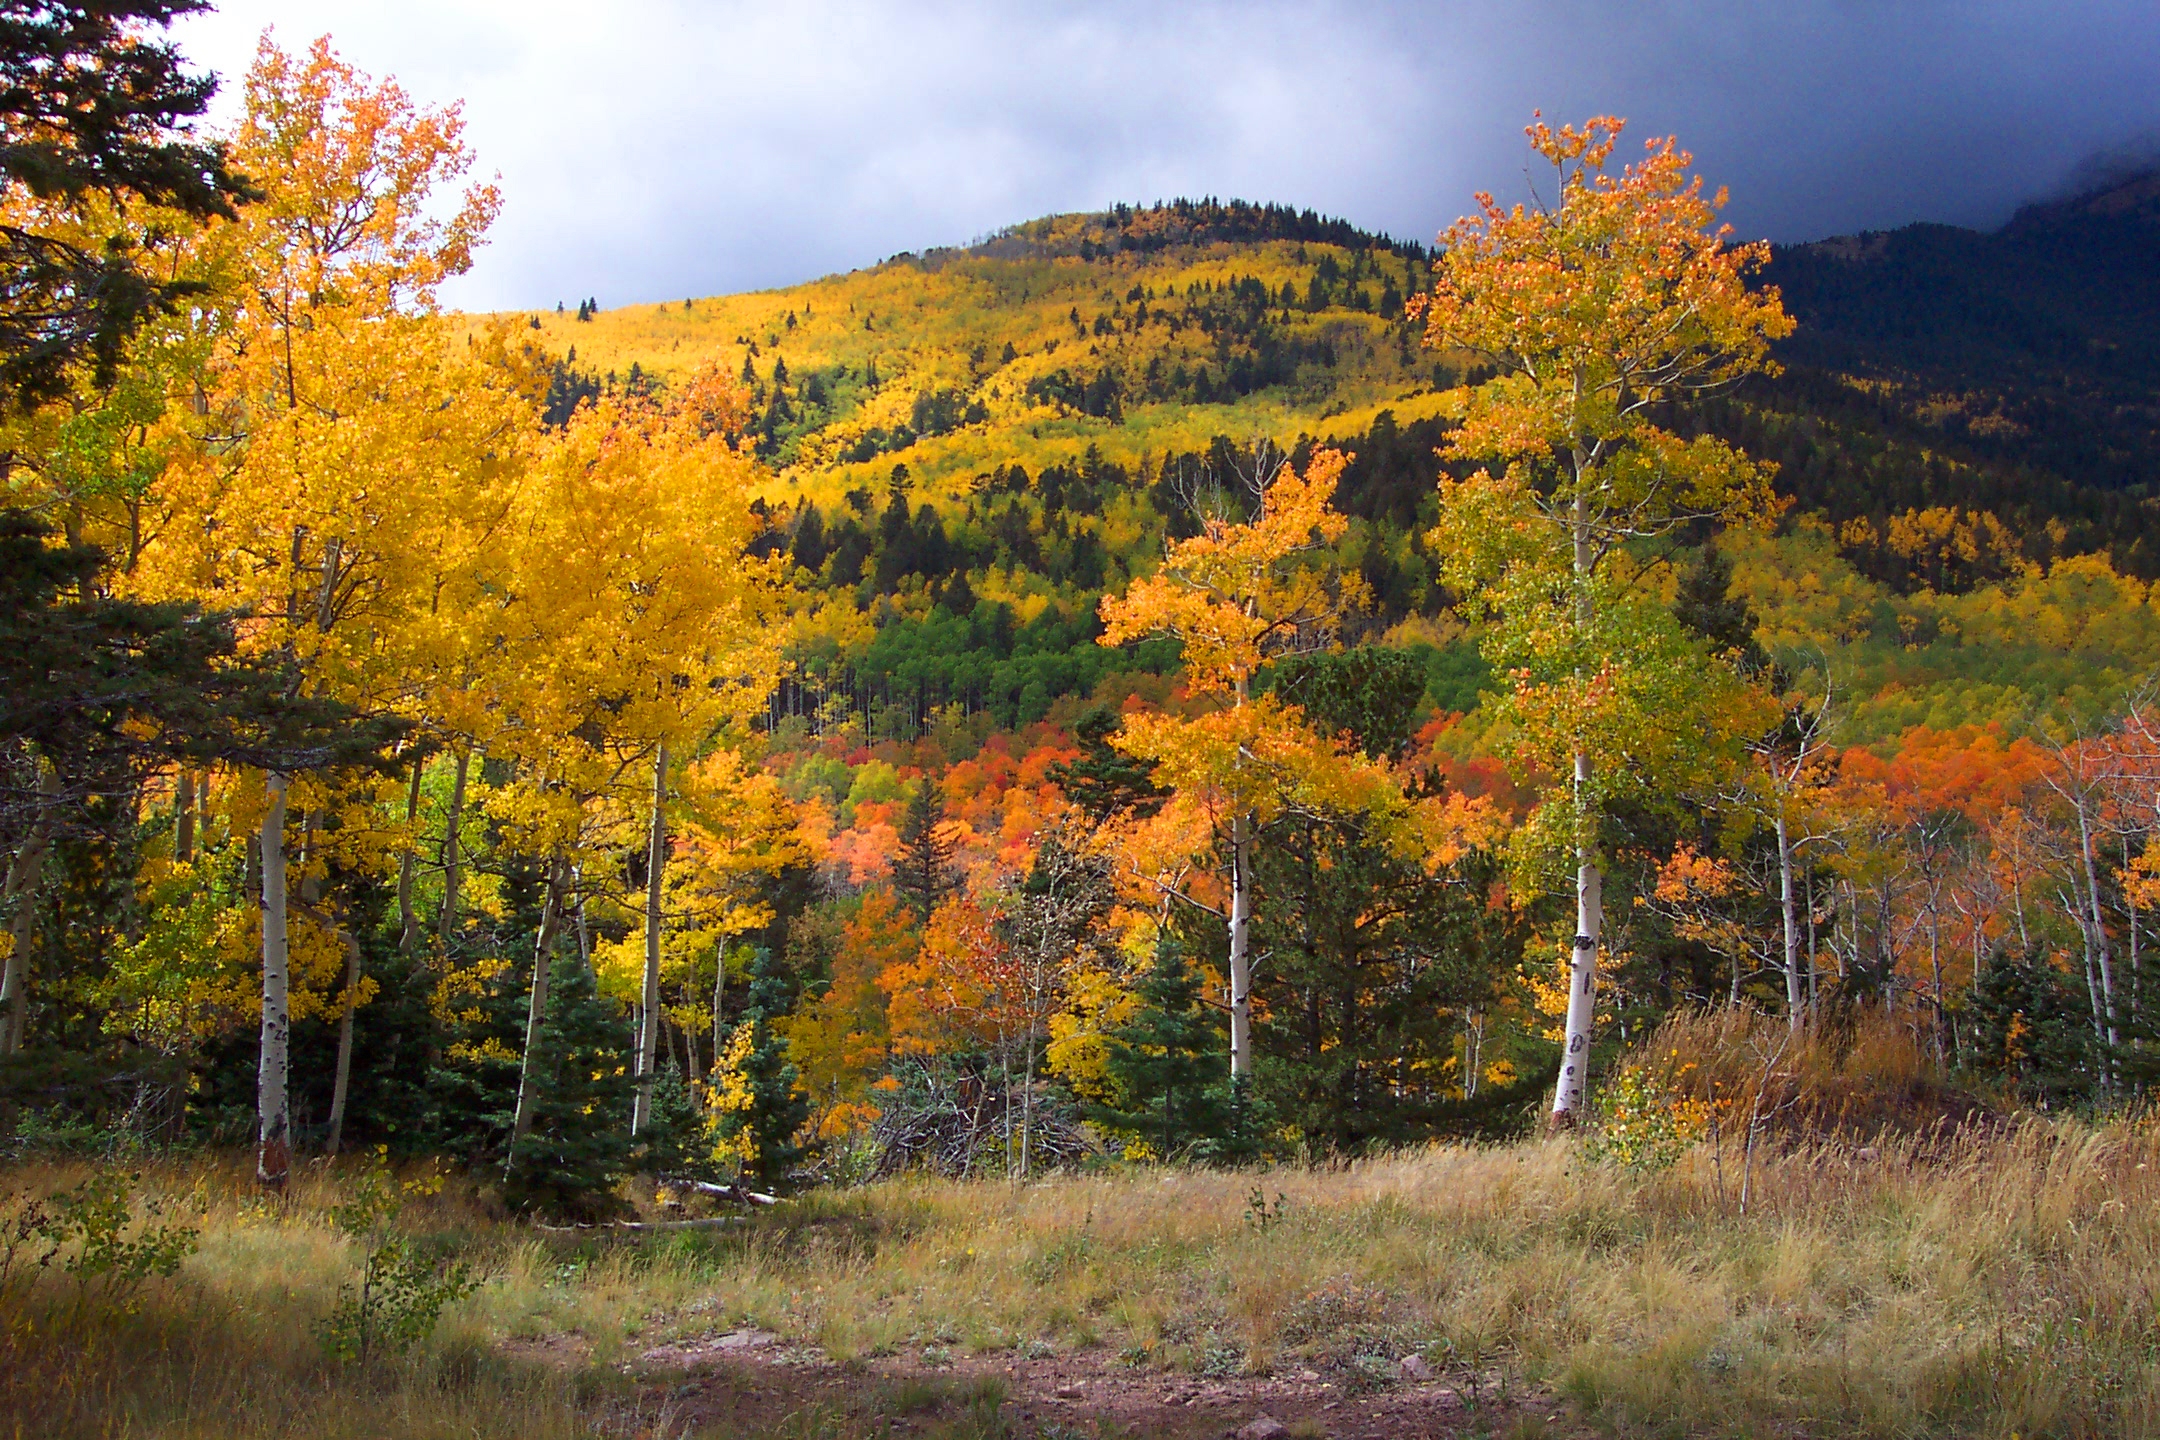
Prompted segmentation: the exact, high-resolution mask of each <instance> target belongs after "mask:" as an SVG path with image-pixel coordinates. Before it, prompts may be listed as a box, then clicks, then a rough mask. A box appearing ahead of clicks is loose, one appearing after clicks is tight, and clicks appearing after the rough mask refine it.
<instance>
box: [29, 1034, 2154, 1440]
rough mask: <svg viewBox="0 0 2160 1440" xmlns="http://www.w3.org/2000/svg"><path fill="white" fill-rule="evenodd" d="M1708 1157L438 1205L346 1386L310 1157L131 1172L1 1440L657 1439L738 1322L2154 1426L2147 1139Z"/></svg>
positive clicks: (1524, 1147)
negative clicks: (567, 1207) (440, 1312)
mask: <svg viewBox="0 0 2160 1440" xmlns="http://www.w3.org/2000/svg"><path fill="white" fill-rule="evenodd" d="M1706 1023H1707V1022H1706ZM1663 1038H1664V1039H1665V1040H1666V1041H1668V1042H1669V1041H1670V1040H1671V1039H1672V1038H1673V1036H1671V1035H1668V1036H1665V1037H1663ZM1698 1038H1701V1037H1698ZM1823 1043H1824V1044H1825V1045H1826V1046H1829V1043H1830V1042H1827V1041H1826V1042H1823ZM1870 1043H1873V1042H1870ZM1742 1048H1743V1049H1744V1048H1745V1047H1742ZM1869 1053H1870V1052H1869V1051H1868V1050H1867V1049H1866V1047H1865V1046H1860V1047H1855V1046H1854V1045H1853V1044H1851V1043H1850V1042H1846V1043H1844V1044H1843V1046H1842V1048H1841V1049H1840V1048H1835V1047H1832V1048H1826V1049H1825V1050H1824V1051H1823V1053H1822V1058H1821V1059H1820V1062H1819V1065H1818V1069H1817V1071H1816V1072H1815V1073H1816V1077H1817V1079H1818V1081H1819V1080H1821V1079H1822V1078H1823V1077H1824V1076H1829V1077H1833V1078H1834V1077H1835V1076H1838V1075H1844V1076H1846V1077H1847V1078H1848V1079H1850V1078H1851V1077H1853V1076H1855V1075H1858V1074H1860V1073H1862V1072H1863V1071H1865V1070H1866V1068H1867V1067H1868V1066H1876V1067H1877V1068H1879V1069H1880V1068H1885V1067H1887V1069H1888V1070H1889V1071H1891V1072H1895V1071H1896V1070H1897V1067H1898V1066H1899V1065H1902V1063H1903V1062H1902V1061H1895V1059H1894V1057H1891V1058H1885V1057H1884V1056H1881V1055H1877V1056H1875V1057H1874V1058H1872V1059H1870V1058H1869ZM1856 1067H1857V1068H1856ZM1731 1158H1732V1157H1731V1154H1730V1152H1728V1154H1727V1155H1726V1157H1725V1159H1724V1161H1723V1163H1722V1165H1721V1164H1720V1163H1719V1162H1718V1161H1717V1159H1716V1157H1714V1156H1713V1154H1712V1153H1711V1150H1710V1148H1709V1147H1708V1146H1707V1145H1702V1146H1697V1147H1696V1148H1694V1149H1692V1150H1690V1151H1689V1152H1687V1153H1686V1154H1684V1155H1683V1156H1681V1158H1680V1159H1679V1160H1678V1162H1677V1163H1675V1164H1673V1165H1671V1166H1670V1167H1668V1168H1664V1169H1660V1170H1627V1169H1617V1168H1611V1167H1606V1166H1603V1165H1598V1164H1594V1163H1591V1162H1589V1161H1587V1160H1586V1159H1585V1152H1584V1149H1583V1147H1582V1144H1581V1142H1580V1141H1579V1140H1573V1139H1565V1138H1545V1139H1540V1140H1537V1141H1534V1142H1530V1143H1525V1144H1520V1145H1515V1146H1508V1147H1475V1146H1454V1147H1441V1148H1434V1149H1426V1150H1418V1151H1413V1152H1405V1153H1401V1154H1396V1155H1391V1156H1387V1157H1382V1158H1376V1159H1372V1160H1368V1161H1363V1162H1360V1163H1357V1164H1354V1165H1350V1166H1348V1167H1345V1168H1339V1169H1332V1170H1288V1169H1285V1170H1276V1171H1270V1172H1264V1173H1252V1172H1244V1173H1228V1172H1205V1171H1180V1170H1172V1169H1163V1170H1132V1171H1125V1172H1120V1173H1111V1174H1103V1175H1096V1176H1072V1177H1061V1178H1055V1179H1049V1180H1045V1181H1042V1182H1040V1183H1036V1184H1031V1185H1027V1186H1017V1187H1015V1186H1008V1185H1004V1184H998V1183H981V1182H978V1183H971V1184H963V1183H952V1182H944V1181H936V1182H932V1181H925V1180H901V1181H894V1182H889V1183H885V1184H880V1185H876V1186H871V1187H867V1188H863V1189H858V1190H847V1191H827V1192H819V1193H815V1194H812V1195H809V1196H806V1197H804V1198H801V1199H799V1200H796V1201H793V1202H789V1203H787V1204H785V1205H783V1206H781V1207H778V1208H777V1209H775V1210H774V1211H771V1212H766V1213H763V1214H760V1215H758V1216H755V1217H751V1218H749V1219H746V1220H744V1221H742V1222H741V1223H737V1224H730V1225H726V1226H721V1227H717V1228H715V1229H711V1230H700V1231H689V1232H677V1233H670V1234H658V1233H650V1232H648V1233H645V1234H642V1235H636V1236H624V1235H620V1234H619V1233H618V1234H615V1235H612V1236H611V1235H605V1234H602V1233H600V1232H585V1233H582V1234H578V1235H561V1234H554V1233H549V1232H541V1231H536V1230H534V1229H532V1228H530V1227H525V1226H520V1225H517V1224H515V1223H512V1222H509V1221H507V1220H503V1219H501V1218H498V1217H495V1216H493V1215H491V1214H490V1213H489V1212H488V1211H487V1210H486V1208H485V1207H484V1206H482V1205H481V1204H480V1203H479V1202H477V1201H476V1200H475V1199H474V1198H473V1196H472V1195H471V1194H470V1193H461V1192H459V1191H457V1190H456V1189H455V1187H453V1188H452V1189H451V1190H449V1191H447V1192H446V1193H444V1194H442V1195H440V1196H437V1197H433V1198H431V1199H425V1200H422V1201H419V1202H416V1204H415V1205H414V1206H413V1207H412V1209H410V1210H409V1211H408V1212H407V1214H406V1216H405V1223H406V1224H407V1225H408V1227H409V1228H411V1229H412V1230H414V1231H415V1232H416V1233H418V1234H419V1235H421V1236H422V1237H423V1238H426V1239H428V1240H430V1241H432V1242H439V1243H442V1244H444V1245H446V1246H447V1245H455V1246H456V1247H457V1248H459V1249H460V1250H462V1251H463V1252H464V1253H465V1254H466V1255H467V1256H468V1257H470V1258H472V1259H473V1260H474V1261H475V1262H476V1263H478V1264H479V1265H480V1266H481V1267H482V1268H483V1269H484V1270H485V1271H486V1272H487V1273H488V1275H489V1276H490V1279H489V1281H488V1283H487V1284H486V1285H485V1286H484V1287H483V1288H482V1289H481V1290H480V1291H479V1292H478V1293H477V1294H475V1295H474V1296H472V1297H471V1298H469V1299H467V1300H465V1301H462V1302H460V1304H459V1305H458V1306H457V1307H455V1308H454V1309H453V1310H452V1311H451V1312H450V1313H449V1314H448V1315H447V1316H446V1317H445V1320H444V1323H443V1325H442V1327H441V1328H440V1330H439V1332H438V1333H437V1335H436V1336H435V1337H434V1339H433V1340H432V1341H431V1342H430V1343H428V1344H427V1345H426V1346H424V1347H423V1348H422V1349H420V1350H419V1351H417V1352H416V1353H414V1354H413V1355H411V1356H409V1357H407V1358H405V1359H403V1360H400V1361H396V1362H391V1363H386V1364H384V1365H381V1366H377V1367H374V1368H372V1369H368V1370H364V1371H363V1370H359V1369H355V1368H353V1367H349V1366H343V1365H340V1364H337V1363H335V1362H333V1361H331V1360H329V1359H327V1358H325V1356H324V1354H323V1351H322V1350H321V1348H320V1346H319V1345H318V1344H317V1343H316V1340H315V1338H314V1333H313V1328H312V1327H313V1326H314V1324H315V1323H316V1322H317V1321H318V1320H319V1319H320V1318H321V1317H322V1316H323V1315H324V1314H326V1313H327V1312H328V1310H329V1308H330V1306H331V1305H332V1304H333V1303H334V1302H335V1299H336V1294H337V1287H338V1285H339V1284H340V1283H343V1282H344V1281H346V1280H348V1279H349V1278H350V1277H351V1275H352V1272H353V1269H354V1267H355V1265H356V1263H357V1262H356V1259H355V1256H354V1254H353V1252H352V1250H351V1249H350V1246H349V1244H348V1242H347V1241H346V1240H345V1239H344V1238H343V1236H342V1235H340V1234H339V1233H338V1232H337V1231H336V1230H335V1229H334V1228H333V1227H332V1226H331V1225H330V1224H329V1223H328V1222H327V1220H326V1218H325V1211H326V1207H327V1206H328V1205H329V1204H330V1203H332V1201H333V1200H334V1199H335V1198H336V1196H337V1193H338V1191H339V1186H340V1183H341V1182H340V1181H339V1179H338V1177H337V1176H336V1175H335V1174H329V1175H321V1176H316V1177H313V1178H311V1179H309V1180H307V1181H306V1182H304V1183H303V1184H301V1185H300V1186H299V1187H298V1188H297V1189H296V1192H295V1193H294V1194H293V1195H292V1196H291V1197H290V1198H289V1199H288V1200H287V1201H286V1202H284V1203H283V1204H282V1205H280V1206H278V1207H275V1208H269V1207H265V1206H263V1205H262V1204H261V1203H260V1202H259V1201H258V1200H257V1199H256V1198H255V1197H254V1196H253V1195H252V1193H251V1192H250V1191H249V1190H248V1188H247V1186H246V1184H245V1181H246V1175H245V1172H244V1171H242V1170H241V1169H239V1168H237V1167H228V1166H223V1165H217V1164H208V1163H201V1162H198V1163H194V1164H190V1165H184V1166H174V1167H170V1168H162V1169H160V1168H153V1169H150V1170H148V1171H146V1172H144V1174H143V1175H142V1177H141V1182H140V1183H141V1184H142V1186H143V1187H144V1188H145V1189H146V1190H149V1191H154V1192H157V1193H160V1194H163V1195H166V1196H168V1197H173V1198H174V1199H176V1200H184V1201H186V1203H191V1204H193V1205H194V1206H195V1207H196V1210H197V1212H198V1213H199V1215H200V1218H201V1225H202V1247H201V1249H200V1251H199V1253H198V1254H197V1255H196V1256H194V1257H193V1258H192V1259H191V1260H190V1261H189V1262H188V1264H187V1265H186V1266H185V1267H184V1268H183V1270H182V1271H181V1273H180V1274H179V1275H177V1276H175V1277H174V1278H173V1279H171V1280H170V1281H162V1282H155V1283H153V1284H151V1285H150V1286H148V1287H146V1288H145V1289H144V1290H142V1291H141V1292H140V1293H139V1295H138V1297H137V1303H136V1304H135V1305H134V1306H133V1308H132V1313H130V1312H129V1311H128V1310H127V1309H125V1308H116V1309H112V1310H108V1311H102V1312H97V1313H90V1314H86V1315H83V1316H80V1317H77V1318H75V1319H66V1318H64V1316H63V1314H62V1312H63V1310H64V1308H65V1307H64V1306H63V1305H62V1304H61V1302H62V1300H64V1298H65V1296H66V1293H67V1292H66V1287H67V1281H66V1277H64V1276H57V1275H47V1276H46V1277H44V1278H43V1279H42V1280H41V1281H40V1282H39V1284H38V1287H37V1290H36V1293H34V1294H32V1295H30V1296H27V1297H18V1298H17V1300H16V1301H15V1302H14V1303H13V1309H14V1311H15V1313H13V1314H10V1315H8V1316H6V1317H5V1320H6V1324H5V1333H4V1338H0V1434H6V1433H9V1432H10V1431H11V1430H12V1431H14V1432H15V1433H20V1434H23V1435H39V1436H54V1437H68V1436H91V1435H96V1436H105V1435H122V1434H125V1435H129V1436H143V1437H164V1436H190V1437H193V1436H203V1437H210V1436H221V1437H222V1436H257V1435H263V1436H267V1435H288V1434H307V1435H323V1436H345V1435H352V1436H360V1435H367V1436H406V1435H413V1436H420V1435H446V1434H459V1435H475V1436H483V1437H490V1436H496V1435H502V1436H509V1435H518V1436H540V1437H546V1436H554V1435H577V1434H589V1433H595V1432H600V1433H611V1434H650V1433H655V1432H654V1431H653V1430H652V1429H651V1428H650V1427H649V1426H648V1425H647V1424H646V1422H645V1421H644V1420H641V1419H639V1418H638V1417H639V1416H640V1415H642V1414H645V1413H646V1412H645V1411H644V1410H642V1409H641V1408H640V1407H641V1405H642V1404H643V1401H642V1400H641V1399H640V1395H639V1393H638V1392H637V1391H636V1389H635V1384H636V1382H635V1381H634V1380H633V1379H631V1378H626V1376H625V1374H624V1372H623V1371H622V1370H621V1368H620V1364H621V1362H625V1361H634V1360H635V1359H636V1357H637V1356H638V1355H639V1354H640V1353H641V1352H642V1351H643V1350H645V1349H647V1348H649V1347H651V1346H653V1345H656V1344H659V1343H661V1342H662V1341H665V1340H668V1339H671V1338H675V1337H678V1336H689V1335H696V1334H700V1333H704V1332H708V1331H711V1330H714V1329H725V1328H730V1327H733V1326H736V1325H739V1324H744V1323H749V1324H755V1325H760V1326H763V1327H766V1328H769V1329H772V1330H775V1331H778V1332H780V1333H781V1334H782V1335H784V1336H787V1337H789V1338H791V1339H794V1340H798V1341H801V1342H804V1343H808V1344H815V1345H817V1346H820V1347H822V1348H823V1349H824V1350H825V1351H826V1352H827V1353H828V1354H829V1355H830V1356H832V1357H833V1358H834V1359H835V1360H837V1361H843V1362H844V1361H847V1360H850V1359H854V1358H858V1357H866V1356H872V1355H881V1354H898V1355H902V1356H911V1357H914V1358H916V1359H918V1360H921V1361H923V1362H924V1363H935V1362H936V1361H937V1360H938V1359H939V1358H940V1357H941V1356H944V1355H952V1356H964V1355H966V1354H968V1353H974V1354H977V1355H1002V1354H1004V1353H1007V1352H1011V1351H1014V1350H1020V1351H1023V1352H1024V1353H1041V1350H1042V1347H1051V1348H1054V1349H1057V1350H1061V1351H1063V1350H1072V1349H1077V1348H1082V1347H1094V1346H1104V1347H1109V1348H1111V1349H1113V1350H1115V1351H1117V1352H1119V1353H1121V1354H1123V1355H1124V1356H1125V1357H1126V1358H1128V1359H1129V1360H1130V1361H1131V1362H1132V1363H1134V1364H1135V1365H1140V1366H1159V1367H1164V1368H1168V1369H1182V1368H1209V1367H1218V1368H1219V1367H1223V1366H1236V1367H1240V1368H1243V1369H1247V1370H1254V1371H1257V1370H1263V1369H1267V1368H1273V1367H1287V1366H1292V1365H1295V1366H1298V1367H1300V1368H1302V1367H1304V1366H1307V1365H1315V1366H1322V1367H1326V1366H1334V1367H1338V1368H1339V1369H1341V1371H1342V1373H1344V1374H1345V1375H1355V1374H1365V1375H1369V1376H1377V1375H1378V1373H1379V1368H1380V1367H1378V1366H1375V1365H1372V1364H1369V1363H1367V1362H1369V1361H1371V1360H1373V1359H1375V1358H1378V1359H1381V1360H1388V1359H1391V1358H1393V1357H1397V1356H1400V1355H1401V1354H1403V1353H1405V1352H1407V1351H1408V1350H1412V1349H1416V1350H1419V1351H1421V1352H1422V1353H1424V1354H1425V1355H1427V1356H1428V1357H1429V1358H1431V1359H1432V1360H1433V1361H1434V1363H1435V1364H1436V1365H1439V1366H1440V1367H1442V1368H1443V1369H1444V1370H1449V1371H1451V1373H1453V1374H1454V1375H1455V1376H1456V1377H1457V1379H1458V1381H1459V1382H1460V1383H1464V1384H1468V1383H1470V1382H1471V1381H1472V1380H1473V1379H1475V1380H1476V1381H1477V1383H1480V1384H1490V1383H1495V1382H1496V1381H1497V1380H1499V1379H1500V1378H1502V1377H1505V1378H1506V1379H1507V1381H1508V1383H1511V1384H1517V1385H1521V1384H1529V1385H1535V1386H1539V1387H1544V1388H1548V1389H1550V1390H1552V1391H1555V1392H1557V1393H1559V1394H1560V1395H1563V1396H1565V1397H1567V1398H1568V1399H1570V1400H1571V1401H1572V1402H1573V1403H1574V1404H1575V1405H1576V1406H1577V1407H1579V1409H1580V1410H1581V1411H1582V1412H1583V1413H1584V1414H1585V1416H1587V1417H1588V1418H1589V1419H1590V1420H1591V1421H1592V1422H1593V1423H1595V1424H1597V1425H1599V1426H1601V1427H1603V1428H1606V1429H1609V1430H1610V1431H1612V1432H1613V1433H1617V1434H1621V1435H1646V1436H1651V1435H1655V1436H1664V1435H1716V1436H1727V1435H1808V1436H1848V1435H1849V1436H1885V1437H1889V1436H1898V1437H1903V1436H1930V1435H1943V1436H1950V1435H1956V1436H1979V1437H1996V1440H2009V1437H2011V1436H2019V1437H2024V1440H2031V1437H2036V1436H2056V1437H2094V1440H2098V1437H2116V1436H2136V1435H2154V1434H2160V1360H2156V1354H2160V1351H2156V1342H2160V1332H2156V1315H2155V1297H2156V1296H2160V1136H2156V1133H2155V1130H2154V1128H2153V1127H2152V1126H2150V1125H2148V1124H2147V1123H2145V1122H2144V1121H2142V1120H2129V1119H2125V1120H2118V1121H2114V1122H2110V1123H2105V1124H2086V1123H2082V1122H2078V1121H2072V1120H2025V1121H2021V1122H2017V1123H2011V1122H2007V1121H2004V1122H1997V1123H1992V1124H1990V1125H1987V1126H1981V1127H1965V1128H1962V1129H1952V1128H1945V1127H1935V1128H1932V1129H1924V1130H1922V1131H1920V1132H1918V1133H1913V1134H1908V1135H1904V1136H1898V1135H1895V1134H1881V1135H1873V1136H1851V1137H1836V1138H1809V1137H1808V1136H1806V1135H1805V1134H1804V1133H1797V1132H1787V1133H1786V1134H1784V1135H1783V1136H1782V1138H1781V1137H1777V1136H1773V1137H1771V1139H1770V1140H1768V1141H1767V1142H1766V1143H1765V1145H1764V1148H1763V1149H1762V1152H1761V1153H1760V1154H1759V1155H1758V1157H1757V1158H1756V1161H1755V1165H1754V1175H1753V1185H1754V1193H1753V1196H1752V1197H1751V1204H1750V1206H1749V1210H1748V1213H1747V1214H1746V1215H1744V1216H1743V1215H1741V1214H1740V1213H1739V1212H1738V1208H1737V1204H1736V1199H1737V1195H1736V1187H1735V1184H1734V1175H1733V1174H1732V1171H1731ZM10 1178H11V1181H12V1183H13V1184H14V1185H15V1186H16V1187H18V1188H20V1187H23V1186H32V1187H38V1188H45V1189H49V1188H53V1187H56V1186H59V1185H63V1184H66V1183H72V1180H73V1179H74V1178H75V1177H74V1174H73V1172H69V1171H66V1170H62V1169H51V1168H48V1169H42V1170H26V1171H21V1172H18V1173H16V1174H15V1175H13V1176H12V1177H10ZM1256 1199H1257V1200H1258V1201H1259V1202H1260V1203H1259V1204H1258V1205H1255V1203H1254V1202H1255V1200H1256ZM1361 1365H1362V1366H1363V1367H1364V1368H1363V1369H1362V1370H1360V1369H1359V1368H1358V1367H1360V1366H1361ZM1373 1383H1380V1382H1379V1381H1378V1380H1377V1379H1376V1380H1375V1381H1374V1382H1373ZM655 1393H657V1392H655ZM865 1413H866V1414H867V1412H865ZM869 1423H870V1421H869V1420H867V1419H865V1420H864V1421H863V1424H865V1425H868V1424H869ZM846 1428H848V1427H843V1429H846ZM671 1433H674V1432H671ZM833 1433H839V1432H833ZM851 1433H852V1432H851Z"/></svg>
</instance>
